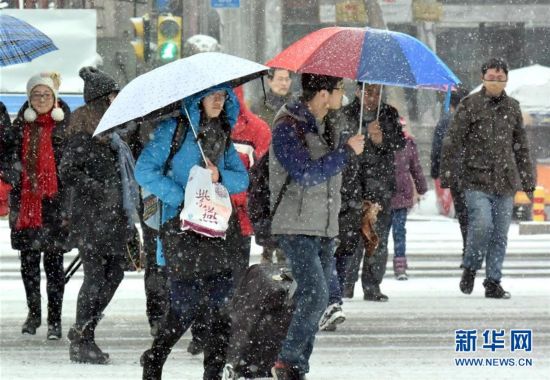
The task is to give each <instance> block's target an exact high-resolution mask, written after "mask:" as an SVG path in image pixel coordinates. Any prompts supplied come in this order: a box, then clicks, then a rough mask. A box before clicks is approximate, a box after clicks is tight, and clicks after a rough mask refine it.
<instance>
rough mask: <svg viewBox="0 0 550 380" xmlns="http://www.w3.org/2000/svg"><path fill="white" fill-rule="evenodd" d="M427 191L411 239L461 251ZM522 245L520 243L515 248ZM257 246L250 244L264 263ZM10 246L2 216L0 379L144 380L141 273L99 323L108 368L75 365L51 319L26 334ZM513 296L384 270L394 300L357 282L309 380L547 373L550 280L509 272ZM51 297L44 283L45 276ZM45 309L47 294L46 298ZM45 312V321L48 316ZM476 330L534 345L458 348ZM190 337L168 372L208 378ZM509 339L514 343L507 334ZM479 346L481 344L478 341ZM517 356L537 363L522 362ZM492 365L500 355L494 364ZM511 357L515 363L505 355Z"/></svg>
mask: <svg viewBox="0 0 550 380" xmlns="http://www.w3.org/2000/svg"><path fill="white" fill-rule="evenodd" d="M431 202H433V200H430V199H429V197H428V199H426V200H425V201H424V202H422V203H421V204H420V206H419V207H418V208H417V209H416V210H415V211H414V212H413V213H412V214H411V218H410V224H409V234H410V235H409V236H410V239H411V240H414V241H415V242H413V243H412V244H411V246H412V247H414V244H418V245H419V246H420V247H421V249H430V250H437V249H438V248H440V247H442V246H443V243H445V244H447V241H452V244H450V245H447V246H449V247H451V249H453V251H456V254H457V255H459V248H460V237H459V235H458V234H459V232H458V225H457V224H456V221H453V220H450V219H447V218H442V217H439V216H436V215H434V213H435V211H434V210H435V206H434V207H432V206H431V205H432V203H431ZM510 236H511V240H513V242H512V244H511V248H512V249H516V248H517V249H527V250H535V249H538V250H539V251H540V250H541V249H544V247H545V244H546V247H548V246H550V245H548V242H549V239H548V236H546V237H544V236H540V237H536V238H535V239H534V240H533V237H530V238H529V240H528V241H527V240H523V237H519V236H518V234H517V226H512V229H511V231H510ZM514 247H516V248H514ZM258 254H259V249H258V248H257V247H256V248H254V250H253V258H252V260H253V261H258V259H259V257H258ZM14 255H16V253H15V252H13V251H11V250H10V248H9V230H8V229H7V228H6V223H5V221H1V222H0V289H1V291H0V379H52V380H53V379H55V380H60V379H98V380H99V379H112V380H115V379H139V378H141V368H140V366H139V356H140V355H141V353H142V352H143V351H144V350H145V349H147V348H148V347H149V346H150V344H151V337H150V336H149V334H148V325H147V319H146V317H145V296H144V290H143V277H142V276H143V275H142V274H141V273H138V274H136V273H130V274H127V276H126V278H125V280H124V281H123V282H122V284H121V287H120V288H119V289H118V291H117V293H116V294H115V297H114V299H113V301H112V303H111V305H109V307H108V308H107V310H106V312H105V314H106V317H105V319H104V320H103V321H102V322H101V323H100V325H99V327H98V329H97V334H96V336H97V342H98V344H99V345H100V347H102V348H103V349H104V350H105V351H106V352H109V353H110V355H111V358H112V363H111V364H110V365H107V366H93V365H84V364H72V363H70V361H69V358H68V346H69V343H68V341H67V340H66V339H63V340H61V341H57V342H55V341H54V342H52V341H47V340H46V339H45V332H46V329H45V326H44V325H43V326H42V327H40V328H39V329H38V331H37V335H36V336H22V335H21V333H20V328H21V324H22V322H23V320H24V318H25V316H26V313H27V310H26V306H25V302H24V299H25V296H24V290H23V286H22V282H21V279H20V277H19V275H18V273H17V272H18V265H17V263H18V261H17V260H16V259H14ZM81 283H82V279H81V276H75V278H73V279H72V280H71V281H70V282H69V284H68V285H67V288H66V295H65V301H64V308H63V328H64V333H66V332H67V330H68V328H69V326H70V325H71V324H72V323H73V321H74V316H75V307H76V298H77V294H78V290H79V288H80V285H81ZM505 286H506V288H507V289H508V290H510V291H511V292H512V299H510V300H506V301H504V300H488V299H485V298H484V296H483V287H482V285H481V279H479V280H478V281H476V287H475V289H474V292H473V294H472V295H470V296H466V295H463V294H461V293H460V292H459V290H458V278H455V277H449V276H447V277H430V278H427V277H420V276H418V277H416V278H415V277H414V276H413V277H411V279H410V280H409V281H406V282H400V281H396V280H394V279H393V278H391V277H389V276H388V277H386V278H385V280H384V282H383V286H382V288H383V290H384V292H385V293H386V294H387V295H388V296H389V297H390V301H389V302H387V303H373V302H365V301H363V300H362V298H361V295H362V292H361V288H360V284H359V283H357V285H356V297H355V298H354V299H352V300H346V301H345V304H344V311H345V312H346V315H347V320H346V322H345V323H344V324H343V325H341V326H339V328H338V330H337V331H335V332H321V333H319V334H318V335H317V341H316V345H315V349H314V352H313V355H312V358H311V372H310V374H309V375H308V379H310V380H312V379H314V380H325V379H326V380H328V379H346V380H359V379H367V378H368V379H382V380H385V379H389V380H395V379H423V380H424V379H468V380H472V379H491V380H492V379H510V380H511V379H529V380H532V379H541V380H542V379H550V375H549V374H550V281H549V280H548V277H530V278H521V277H507V278H505ZM42 294H43V295H45V281H42ZM42 308H43V310H45V309H46V300H45V299H43V303H42ZM44 319H45V318H43V323H44V322H45V320H44ZM457 329H476V331H477V332H478V336H479V338H478V341H477V342H478V346H479V345H481V344H482V343H483V338H482V336H481V334H482V331H484V330H485V329H498V330H500V329H505V331H506V334H509V331H510V329H532V330H533V349H532V351H531V352H521V351H520V352H510V349H509V347H508V346H507V348H506V349H505V350H497V351H495V352H491V351H490V350H489V351H488V350H482V349H478V350H477V352H475V353H472V352H470V353H457V352H455V330H457ZM188 342H189V334H186V335H185V336H184V337H183V338H182V339H181V341H180V342H179V343H178V345H176V347H175V349H174V351H173V353H172V355H171V356H170V357H169V359H168V361H167V363H166V365H165V370H164V376H163V379H166V380H170V379H200V378H202V357H201V356H191V355H190V354H188V353H187V352H186V346H187V344H188ZM507 345H509V341H507ZM478 348H479V347H478ZM455 358H478V359H479V358H482V359H484V358H488V359H499V358H501V359H514V360H515V366H513V367H511V366H503V365H500V366H486V365H484V366H472V367H463V366H457V365H456V364H455V362H454V359H455ZM519 358H527V359H530V360H532V365H531V366H525V367H524V366H519V365H518V364H519V361H518V360H519ZM491 363H493V362H491ZM508 363H510V362H508Z"/></svg>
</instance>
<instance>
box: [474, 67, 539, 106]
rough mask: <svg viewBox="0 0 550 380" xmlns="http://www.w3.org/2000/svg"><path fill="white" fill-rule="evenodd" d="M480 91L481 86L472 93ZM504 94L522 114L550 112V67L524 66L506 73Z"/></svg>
mask: <svg viewBox="0 0 550 380" xmlns="http://www.w3.org/2000/svg"><path fill="white" fill-rule="evenodd" d="M479 90H481V85H479V86H478V87H476V88H475V89H474V90H473V91H472V93H473V92H478V91H479ZM505 91H506V94H508V95H509V96H511V97H512V98H514V99H516V100H517V101H518V102H519V104H520V106H521V110H522V111H523V112H528V113H548V112H550V67H546V66H541V65H532V66H526V67H522V68H519V69H514V70H510V71H509V72H508V83H506V88H505Z"/></svg>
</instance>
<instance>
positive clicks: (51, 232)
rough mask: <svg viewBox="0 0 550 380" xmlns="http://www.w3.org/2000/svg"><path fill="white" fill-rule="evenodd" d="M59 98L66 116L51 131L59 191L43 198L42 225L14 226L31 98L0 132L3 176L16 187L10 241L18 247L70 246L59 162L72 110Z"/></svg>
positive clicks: (13, 198)
mask: <svg viewBox="0 0 550 380" xmlns="http://www.w3.org/2000/svg"><path fill="white" fill-rule="evenodd" d="M58 102H59V106H60V107H61V109H62V110H63V112H64V113H65V117H64V119H63V120H62V121H59V122H56V126H55V129H54V131H53V134H52V144H53V149H54V155H55V162H56V165H57V179H58V180H57V187H58V192H57V195H56V196H54V197H53V198H51V199H44V200H43V201H42V228H26V229H23V230H16V229H15V224H16V223H17V219H18V218H19V209H20V206H21V175H22V173H23V163H22V157H21V152H22V149H23V126H24V125H25V120H24V118H23V112H24V111H25V110H26V109H27V108H28V107H29V105H28V102H25V104H23V106H22V107H21V109H20V110H19V112H18V114H17V117H16V119H15V120H14V121H13V125H12V126H11V127H4V128H2V130H1V132H0V134H1V137H0V141H1V144H2V146H1V147H0V171H1V172H2V178H3V180H4V181H5V182H8V183H9V184H10V185H12V187H13V189H12V191H11V192H10V228H11V245H12V248H13V249H16V250H28V249H35V250H40V251H51V250H61V251H64V252H66V251H69V250H70V248H71V247H70V246H68V245H67V229H66V228H65V227H64V224H65V220H66V218H67V209H68V203H67V202H68V197H67V193H66V187H65V185H64V183H63V181H62V180H61V178H60V170H59V162H60V161H61V154H62V153H63V150H64V146H65V141H66V131H65V130H66V128H67V125H68V124H69V121H70V116H71V111H70V109H69V106H68V105H67V103H65V102H64V101H63V100H62V99H59V100H58Z"/></svg>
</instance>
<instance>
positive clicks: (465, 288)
mask: <svg viewBox="0 0 550 380" xmlns="http://www.w3.org/2000/svg"><path fill="white" fill-rule="evenodd" d="M475 279H476V271H475V270H472V269H468V268H464V271H463V272H462V278H461V279H460V284H459V285H460V291H461V292H462V293H464V294H471V293H472V291H473V290H474V281H475Z"/></svg>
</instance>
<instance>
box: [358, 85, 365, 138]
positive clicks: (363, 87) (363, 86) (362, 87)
mask: <svg viewBox="0 0 550 380" xmlns="http://www.w3.org/2000/svg"><path fill="white" fill-rule="evenodd" d="M364 98H365V82H362V85H361V112H360V113H359V130H358V132H357V134H358V135H360V134H361V132H362V129H363V108H364V104H363V103H364V101H363V99H364Z"/></svg>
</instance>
